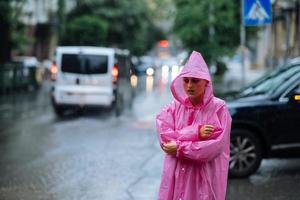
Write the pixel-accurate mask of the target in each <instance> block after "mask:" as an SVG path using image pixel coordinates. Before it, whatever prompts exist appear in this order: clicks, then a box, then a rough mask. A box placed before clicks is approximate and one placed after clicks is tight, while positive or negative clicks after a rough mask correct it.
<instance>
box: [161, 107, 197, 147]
mask: <svg viewBox="0 0 300 200" xmlns="http://www.w3.org/2000/svg"><path fill="white" fill-rule="evenodd" d="M175 106H176V105H175V102H172V103H171V104H170V105H168V106H166V107H164V108H163V110H162V111H161V112H160V113H159V114H158V115H157V116H156V127H157V132H158V137H159V141H160V144H161V145H162V144H163V143H167V142H170V141H197V140H199V136H198V126H197V127H196V126H187V127H185V128H183V129H181V130H175V121H174V112H175Z"/></svg>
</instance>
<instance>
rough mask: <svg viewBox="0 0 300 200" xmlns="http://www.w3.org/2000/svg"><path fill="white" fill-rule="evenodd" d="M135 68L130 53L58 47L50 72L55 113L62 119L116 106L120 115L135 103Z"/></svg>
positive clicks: (101, 48)
mask: <svg viewBox="0 0 300 200" xmlns="http://www.w3.org/2000/svg"><path fill="white" fill-rule="evenodd" d="M131 68H132V64H131V59H130V53H129V51H128V50H120V49H113V48H104V47H87V46H85V47H84V46H67V47H58V48H57V49H56V53H55V62H54V63H53V65H52V66H51V69H50V71H51V79H52V81H53V86H52V89H51V99H52V105H53V108H54V111H55V113H56V114H57V115H58V116H62V115H63V114H64V112H65V110H67V109H70V108H75V107H83V106H106V107H111V106H113V107H115V109H116V114H117V115H120V114H121V112H122V110H123V108H124V107H128V106H130V105H131V103H132V98H133V96H132V94H133V92H132V87H131V85H130V75H131Z"/></svg>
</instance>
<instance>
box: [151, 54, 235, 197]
mask: <svg viewBox="0 0 300 200" xmlns="http://www.w3.org/2000/svg"><path fill="white" fill-rule="evenodd" d="M171 92H172V94H173V96H174V100H173V101H172V103H171V104H169V105H168V106H166V107H165V108H164V109H163V110H162V111H161V113H160V114H158V115H157V117H156V123H157V130H158V134H159V140H160V144H161V147H162V149H163V151H164V152H165V153H166V156H165V160H164V168H163V172H162V180H161V185H160V191H159V200H175V199H176V200H205V199H208V200H224V199H225V195H226V185H227V173H228V163H229V156H230V150H229V146H230V128H231V116H230V114H229V112H228V110H227V107H226V105H225V102H224V101H223V100H221V99H218V98H216V97H214V95H213V88H212V83H211V78H210V74H209V71H208V68H207V65H206V63H205V61H204V60H203V58H202V56H201V54H200V53H199V52H196V51H193V52H192V54H191V55H190V57H189V60H188V61H187V63H186V64H185V66H184V68H183V70H182V71H181V73H180V74H179V75H178V76H177V77H176V78H175V79H174V81H173V82H172V84H171Z"/></svg>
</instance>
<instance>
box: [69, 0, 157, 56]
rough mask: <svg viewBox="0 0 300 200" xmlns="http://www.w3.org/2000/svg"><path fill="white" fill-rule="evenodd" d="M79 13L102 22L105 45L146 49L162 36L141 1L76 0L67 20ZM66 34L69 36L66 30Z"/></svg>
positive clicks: (145, 5)
mask: <svg viewBox="0 0 300 200" xmlns="http://www.w3.org/2000/svg"><path fill="white" fill-rule="evenodd" d="M83 15H84V16H87V15H93V16H95V17H98V18H99V19H101V20H102V21H103V22H106V24H107V37H106V38H105V45H107V46H114V47H119V48H127V49H129V50H131V51H132V52H133V53H134V54H143V53H144V52H145V51H147V50H149V49H150V48H151V47H152V45H153V44H154V42H155V41H156V39H157V38H158V37H160V36H161V35H162V33H161V32H160V31H159V30H158V29H157V28H156V27H155V26H154V24H153V22H152V20H151V17H150V12H149V8H148V5H147V4H146V2H145V0H130V1H128V0H127V1H126V0H122V1H121V0H85V1H83V0H78V1H77V7H76V8H75V9H74V10H73V11H72V12H71V13H70V14H69V15H68V17H67V23H69V22H70V21H72V19H73V18H76V17H78V16H83ZM85 26H87V25H85ZM66 34H67V35H66V37H69V32H68V31H67V33H66ZM80 37H81V36H80ZM74 39H75V38H74ZM78 39H79V38H78Z"/></svg>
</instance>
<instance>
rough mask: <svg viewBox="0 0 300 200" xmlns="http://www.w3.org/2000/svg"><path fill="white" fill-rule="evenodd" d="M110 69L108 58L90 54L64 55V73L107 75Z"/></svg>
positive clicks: (62, 67) (62, 68) (62, 64)
mask: <svg viewBox="0 0 300 200" xmlns="http://www.w3.org/2000/svg"><path fill="white" fill-rule="evenodd" d="M107 68H108V56H105V55H89V54H63V55H62V63H61V70H62V72H69V73H76V74H105V73H107V70H108V69H107Z"/></svg>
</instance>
